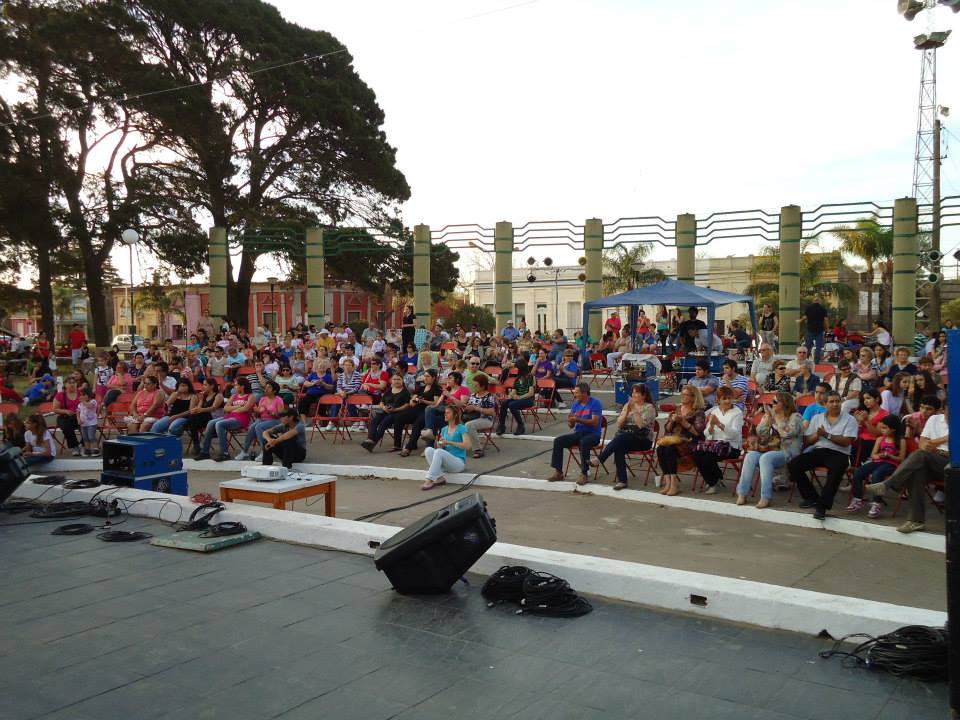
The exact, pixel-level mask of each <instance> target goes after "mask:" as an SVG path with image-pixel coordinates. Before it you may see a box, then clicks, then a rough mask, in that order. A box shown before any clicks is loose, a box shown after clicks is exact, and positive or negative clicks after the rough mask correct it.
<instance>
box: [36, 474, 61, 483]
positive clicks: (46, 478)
mask: <svg viewBox="0 0 960 720" xmlns="http://www.w3.org/2000/svg"><path fill="white" fill-rule="evenodd" d="M66 481H67V478H66V477H64V476H63V475H40V476H38V477H34V478H30V482H32V483H33V484H34V485H63V483H65V482H66Z"/></svg>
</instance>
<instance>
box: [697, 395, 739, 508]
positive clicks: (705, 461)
mask: <svg viewBox="0 0 960 720" xmlns="http://www.w3.org/2000/svg"><path fill="white" fill-rule="evenodd" d="M733 399H734V393H733V388H732V387H729V386H726V385H724V386H721V387H720V388H718V389H717V404H716V407H712V408H710V410H709V411H708V412H707V413H706V426H705V427H704V430H703V438H704V439H703V440H701V441H700V442H699V443H697V445H696V447H695V448H694V450H693V463H694V464H695V465H696V466H697V469H698V470H699V471H700V474H701V475H702V476H703V480H704V482H705V483H706V485H707V487H706V490H705V491H704V492H705V494H707V495H714V494H716V492H717V483H719V482H720V480H721V479H722V478H723V471H722V470H721V469H720V465H719V463H718V461H720V460H726V459H728V458H729V459H734V458H738V457H740V451H741V450H742V448H743V411H742V410H741V409H740V408H738V407H737V406H736V405H734V404H733Z"/></svg>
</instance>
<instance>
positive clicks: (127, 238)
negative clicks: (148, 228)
mask: <svg viewBox="0 0 960 720" xmlns="http://www.w3.org/2000/svg"><path fill="white" fill-rule="evenodd" d="M120 239H121V240H123V242H125V243H126V244H127V245H136V244H137V242H139V240H140V235H139V234H138V233H137V231H136V230H134V229H133V228H127V229H126V230H124V231H123V232H122V233H120Z"/></svg>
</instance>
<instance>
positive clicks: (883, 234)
mask: <svg viewBox="0 0 960 720" xmlns="http://www.w3.org/2000/svg"><path fill="white" fill-rule="evenodd" d="M833 234H834V235H836V236H837V237H838V238H840V252H841V253H843V254H845V255H850V256H852V257H855V258H857V259H858V260H861V261H863V263H864V265H865V266H866V270H865V271H864V274H865V275H866V276H867V324H868V325H871V326H872V324H873V281H874V278H875V277H876V271H877V267H878V266H879V267H880V271H881V280H880V317H881V318H885V317H886V313H885V311H884V310H885V308H884V298H885V297H886V293H885V292H884V288H886V287H890V286H892V284H893V228H889V227H887V228H885V227H881V225H880V223H878V222H877V221H876V220H874V219H873V218H861V219H860V220H857V222H856V223H855V224H854V226H853V227H849V226H846V225H844V226H841V227H838V228H837V229H836V230H834V231H833Z"/></svg>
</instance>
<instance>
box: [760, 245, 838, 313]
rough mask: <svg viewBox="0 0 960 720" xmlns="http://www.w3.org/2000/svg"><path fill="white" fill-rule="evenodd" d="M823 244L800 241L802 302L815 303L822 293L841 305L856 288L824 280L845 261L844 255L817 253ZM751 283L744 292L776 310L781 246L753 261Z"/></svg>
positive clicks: (767, 250) (769, 246)
mask: <svg viewBox="0 0 960 720" xmlns="http://www.w3.org/2000/svg"><path fill="white" fill-rule="evenodd" d="M819 249H820V244H819V242H818V241H817V240H816V239H815V238H804V239H803V240H801V241H800V299H801V301H802V302H809V301H811V300H813V298H814V297H816V296H817V295H818V294H822V295H824V296H826V297H830V296H833V297H836V298H837V301H838V305H839V304H840V303H845V302H848V301H849V300H851V299H852V298H853V296H854V292H853V288H851V287H850V286H849V285H847V284H845V283H841V282H833V281H832V280H826V279H824V275H825V274H826V273H827V271H829V270H831V269H832V268H834V267H836V266H838V265H839V264H840V262H841V260H842V258H841V256H840V253H839V252H837V251H832V252H815V251H817V250H819ZM750 280H751V283H750V284H749V285H747V287H746V288H745V289H744V292H745V293H747V294H748V295H753V296H754V297H755V298H756V299H757V302H769V303H770V304H771V305H772V306H773V307H776V306H777V304H778V302H779V295H780V244H779V243H777V244H776V245H767V246H766V247H764V248H763V250H762V251H761V252H760V254H759V255H756V256H755V257H754V258H753V266H752V267H751V268H750Z"/></svg>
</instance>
